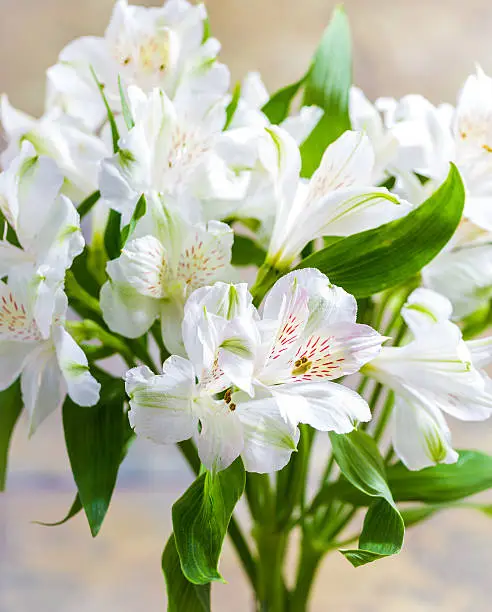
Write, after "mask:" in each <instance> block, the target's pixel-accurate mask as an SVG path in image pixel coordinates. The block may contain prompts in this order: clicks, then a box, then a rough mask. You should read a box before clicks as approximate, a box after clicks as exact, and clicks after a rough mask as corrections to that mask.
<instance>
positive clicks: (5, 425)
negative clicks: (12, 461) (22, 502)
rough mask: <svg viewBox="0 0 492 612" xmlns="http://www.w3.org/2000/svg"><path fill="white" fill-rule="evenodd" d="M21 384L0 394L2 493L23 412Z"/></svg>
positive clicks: (0, 471) (17, 382)
mask: <svg viewBox="0 0 492 612" xmlns="http://www.w3.org/2000/svg"><path fill="white" fill-rule="evenodd" d="M22 406H23V402H22V395H21V390H20V382H19V381H18V380H17V381H16V382H15V383H14V384H13V385H11V386H10V387H9V388H8V389H5V391H2V392H1V393H0V491H4V490H5V481H6V478H7V463H8V454H9V447H10V439H11V437H12V432H13V431H14V427H15V424H16V423H17V419H18V418H19V416H20V413H21V411H22Z"/></svg>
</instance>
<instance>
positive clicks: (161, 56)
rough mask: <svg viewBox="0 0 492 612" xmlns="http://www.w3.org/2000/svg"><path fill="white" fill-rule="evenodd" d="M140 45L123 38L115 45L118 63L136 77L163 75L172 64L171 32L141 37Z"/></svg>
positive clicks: (165, 31) (166, 31) (164, 31)
mask: <svg viewBox="0 0 492 612" xmlns="http://www.w3.org/2000/svg"><path fill="white" fill-rule="evenodd" d="M139 40H140V41H141V42H140V43H139V44H138V45H136V46H133V45H131V41H128V39H126V38H124V37H122V38H121V39H120V40H119V41H118V43H117V44H116V45H115V51H114V55H115V58H116V61H117V62H118V63H119V64H120V65H121V66H122V67H123V68H124V69H125V71H127V72H129V73H130V74H132V75H133V76H134V77H136V76H138V75H139V74H140V75H146V76H151V75H162V74H164V73H166V71H167V70H168V68H169V66H170V64H171V35H170V32H169V30H165V29H164V30H161V31H160V32H159V33H158V34H151V35H147V36H144V35H142V33H141V34H140V36H139Z"/></svg>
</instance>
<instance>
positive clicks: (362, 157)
mask: <svg viewBox="0 0 492 612" xmlns="http://www.w3.org/2000/svg"><path fill="white" fill-rule="evenodd" d="M373 168H374V151H373V148H372V146H371V142H370V140H369V138H368V137H367V135H366V134H365V133H364V132H353V131H350V130H347V131H346V132H344V133H343V134H342V135H341V136H340V137H339V138H337V140H335V142H333V143H332V144H331V145H329V146H328V148H327V149H326V151H325V153H324V155H323V158H322V159H321V163H320V165H319V168H318V169H317V170H316V172H315V173H314V174H313V177H312V179H311V182H310V184H309V191H308V194H307V200H308V201H309V202H313V201H315V200H319V199H321V198H323V197H324V196H326V195H327V194H329V193H331V192H333V191H336V190H338V189H348V188H350V187H361V186H367V185H371V184H372V171H373Z"/></svg>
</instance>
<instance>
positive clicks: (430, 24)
mask: <svg viewBox="0 0 492 612" xmlns="http://www.w3.org/2000/svg"><path fill="white" fill-rule="evenodd" d="M146 4H155V5H157V4H159V2H157V1H155V0H154V1H152V0H149V1H148V2H146ZM206 5H207V6H208V10H209V14H210V20H211V24H212V31H213V34H214V35H215V36H216V37H217V38H219V39H220V40H221V42H222V45H223V50H222V61H224V62H226V63H227V64H228V65H229V66H230V68H231V71H232V75H233V79H234V80H236V79H240V78H241V77H243V76H244V74H245V73H246V72H247V71H248V70H253V69H254V70H259V71H260V72H261V73H262V75H263V77H264V80H265V82H266V84H267V86H268V87H269V89H270V90H271V91H274V90H275V89H277V88H278V87H280V86H282V85H285V84H287V83H290V82H292V81H294V80H296V79H297V78H298V77H299V76H301V75H302V74H303V73H304V72H305V70H306V67H307V66H308V64H309V61H310V57H311V55H312V53H313V50H314V48H315V46H316V44H317V41H318V40H319V38H320V36H321V33H322V31H323V29H324V27H325V25H326V24H327V23H328V20H329V17H330V14H331V11H332V9H333V7H334V5H335V2H332V1H331V0H303V1H302V2H300V1H299V0H208V1H207V2H206ZM345 7H346V9H347V12H348V14H349V18H350V21H351V26H352V34H353V39H354V55H355V74H354V80H355V83H356V84H358V85H359V86H361V87H362V88H363V89H364V91H365V92H366V93H367V95H368V96H369V97H371V98H374V97H377V96H381V95H390V96H401V95H404V94H405V93H410V92H418V93H421V94H423V95H425V96H427V97H429V98H430V99H431V100H432V101H433V102H435V103H437V102H441V101H449V102H454V100H455V98H456V93H457V91H458V89H459V87H460V85H461V83H462V82H463V81H464V79H465V78H466V76H467V75H468V74H469V73H470V72H472V71H473V69H474V63H475V62H478V63H480V64H481V65H482V67H483V68H484V69H485V71H486V72H489V73H490V72H492V46H491V45H490V40H491V33H492V3H491V2H490V1H489V0H467V1H466V2H463V1H462V0H440V1H437V0H434V1H433V2H430V1H429V0H397V1H396V0H346V2H345ZM111 9H112V1H111V0H84V1H80V0H0V11H1V20H0V58H1V61H0V91H3V92H7V93H8V95H9V97H10V100H11V102H12V103H13V104H14V105H15V106H18V107H20V108H22V109H23V110H25V111H27V112H29V113H33V114H39V113H41V112H42V107H43V97H44V71H45V70H46V68H48V66H50V65H51V64H53V63H54V62H55V61H56V58H57V55H58V52H59V51H60V50H61V48H62V47H63V46H64V45H65V44H66V43H67V42H69V41H70V40H72V39H73V38H75V37H77V36H81V35H84V34H96V35H101V34H102V33H103V32H104V29H105V26H106V25H107V23H108V20H109V16H110V12H111ZM0 409H1V407H0ZM451 428H452V430H453V435H454V441H455V446H457V447H458V448H470V447H477V448H480V449H482V450H484V451H488V452H492V422H488V423H487V422H485V423H479V424H463V423H459V424H458V423H457V422H452V423H451ZM325 451H326V449H324V448H320V452H319V461H321V460H322V458H323V456H324V454H325ZM190 481H191V476H190V474H189V472H188V469H187V467H186V465H185V464H184V463H183V461H182V460H181V458H180V456H179V454H178V453H177V452H176V451H175V450H174V449H173V448H167V447H158V446H154V445H151V444H150V443H146V442H142V443H136V444H135V445H134V447H133V448H132V451H131V454H130V456H129V458H128V459H127V461H126V462H125V464H124V465H123V468H122V470H121V472H120V478H119V482H118V485H117V490H116V493H115V495H114V497H113V503H112V507H111V509H110V511H109V514H108V516H107V518H106V521H105V523H104V525H103V528H102V530H101V533H100V535H99V536H98V538H97V539H96V540H92V538H91V536H90V533H89V529H88V527H87V524H86V522H85V519H84V517H83V516H82V515H79V516H78V517H76V518H75V519H73V520H72V521H70V522H69V523H68V524H66V525H64V526H62V527H57V528H47V527H41V526H39V525H36V524H34V523H33V521H36V520H38V521H55V520H58V519H61V518H62V517H63V516H64V514H65V513H66V511H67V510H68V508H69V506H70V504H71V502H72V499H73V496H74V491H75V486H74V483H73V480H72V477H71V475H70V471H69V467H68V459H67V456H66V452H65V449H64V443H63V433H62V426H61V418H60V415H59V414H56V415H53V416H52V417H51V418H50V419H49V420H48V421H47V422H46V423H45V424H44V425H43V427H42V428H41V430H40V431H39V432H38V433H37V435H36V436H35V437H34V438H33V439H32V440H30V441H28V440H27V431H26V426H25V423H24V422H21V423H20V424H19V426H18V428H17V431H16V434H15V437H14V440H13V446H12V453H11V464H10V474H9V479H8V483H7V492H6V493H4V494H2V495H0V612H28V611H33V610H35V611H36V612H47V611H49V612H81V611H82V610H83V611H84V612H86V611H90V612H113V611H118V612H134V611H135V610H137V609H142V610H147V611H151V612H153V611H154V610H164V609H165V593H164V582H163V579H162V574H161V571H160V556H161V553H162V549H163V546H164V544H165V542H166V540H167V537H168V535H169V532H170V506H171V504H172V503H173V501H174V500H175V499H176V498H177V497H178V496H179V495H180V494H181V493H182V492H183V491H184V490H185V488H186V487H187V486H188V484H189V482H190ZM489 499H490V498H489ZM490 567H492V519H490V518H487V517H485V516H483V515H479V514H476V513H472V512H471V511H466V510H454V511H449V512H447V513H443V514H441V515H439V516H437V517H436V518H434V519H432V520H431V521H429V522H428V523H426V524H425V525H424V526H420V527H416V528H414V529H412V530H410V531H409V532H408V533H407V537H406V546H405V548H404V551H403V552H402V553H401V554H400V555H399V556H398V557H397V558H391V559H388V560H385V561H380V562H378V563H377V564H373V565H370V566H367V567H363V568H360V569H358V570H354V569H353V568H352V567H351V566H350V565H349V564H348V563H347V562H346V561H345V560H344V559H343V558H342V557H341V556H340V555H338V554H336V553H335V554H333V555H331V556H330V557H328V558H327V559H326V560H325V562H324V564H323V565H322V567H321V570H320V574H319V576H318V580H317V582H316V587H315V592H314V596H313V601H312V607H311V609H312V611H313V612H321V611H325V610H341V611H346V610H348V611H357V612H373V611H374V612H375V611H376V610H377V611H378V612H381V611H384V612H386V611H394V610H398V612H407V611H409V612H410V611H411V612H414V611H416V610H418V611H419V612H420V611H422V612H426V611H441V610H442V611H444V610H446V611H452V612H468V611H470V612H471V611H474V612H480V611H484V612H485V611H488V610H490V607H491V605H490V601H491V599H492V584H491V581H490ZM221 569H222V574H223V575H224V576H225V577H226V578H227V580H228V581H229V583H228V584H227V585H221V584H217V585H214V587H213V599H214V608H213V609H214V611H215V612H225V611H228V610H230V609H231V605H232V606H233V607H234V611H235V612H249V610H251V609H252V606H251V601H250V599H249V592H248V588H247V585H246V582H245V580H244V579H243V576H242V573H241V570H240V568H239V566H238V564H237V563H236V559H235V557H234V553H233V551H232V550H231V548H230V547H229V546H228V545H226V551H225V555H224V557H223V560H222V566H221ZM183 612H186V611H185V610H184V611H183Z"/></svg>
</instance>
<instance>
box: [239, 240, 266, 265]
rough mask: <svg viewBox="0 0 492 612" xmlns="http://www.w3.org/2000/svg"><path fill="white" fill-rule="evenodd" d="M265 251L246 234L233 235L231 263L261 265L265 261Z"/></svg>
mask: <svg viewBox="0 0 492 612" xmlns="http://www.w3.org/2000/svg"><path fill="white" fill-rule="evenodd" d="M265 257H266V252H265V251H264V250H263V249H262V248H261V247H260V246H258V245H257V244H256V242H254V240H251V238H247V237H246V236H240V235H237V234H236V235H235V236H234V243H233V245H232V260H231V263H232V264H233V265H235V266H251V265H254V266H261V265H262V264H263V262H264V261H265Z"/></svg>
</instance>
